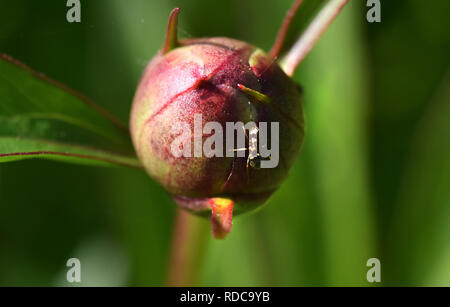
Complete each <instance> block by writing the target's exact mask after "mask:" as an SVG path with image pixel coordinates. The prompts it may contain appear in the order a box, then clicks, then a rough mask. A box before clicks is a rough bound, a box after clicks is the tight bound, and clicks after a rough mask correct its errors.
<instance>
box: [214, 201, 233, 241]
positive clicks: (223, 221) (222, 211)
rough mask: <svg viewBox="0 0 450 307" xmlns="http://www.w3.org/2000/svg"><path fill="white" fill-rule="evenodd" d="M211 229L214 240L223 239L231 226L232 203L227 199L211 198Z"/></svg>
mask: <svg viewBox="0 0 450 307" xmlns="http://www.w3.org/2000/svg"><path fill="white" fill-rule="evenodd" d="M209 203H210V205H211V209H212V215H211V227H212V233H213V236H214V238H215V239H224V238H225V237H226V236H227V235H228V233H229V232H230V231H231V226H232V225H233V206H234V202H233V201H232V200H230V199H227V198H211V199H210V200H209Z"/></svg>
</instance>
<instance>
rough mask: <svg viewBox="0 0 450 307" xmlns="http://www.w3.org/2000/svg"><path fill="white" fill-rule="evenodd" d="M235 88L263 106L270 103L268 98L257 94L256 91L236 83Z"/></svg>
mask: <svg viewBox="0 0 450 307" xmlns="http://www.w3.org/2000/svg"><path fill="white" fill-rule="evenodd" d="M237 87H238V88H239V89H240V90H241V91H242V92H243V93H244V94H246V95H247V96H250V97H253V98H255V99H256V100H258V101H259V102H262V103H264V104H268V103H270V98H269V96H267V95H264V94H263V93H261V92H258V91H257V90H254V89H251V88H248V87H246V86H245V85H243V84H240V83H238V85H237Z"/></svg>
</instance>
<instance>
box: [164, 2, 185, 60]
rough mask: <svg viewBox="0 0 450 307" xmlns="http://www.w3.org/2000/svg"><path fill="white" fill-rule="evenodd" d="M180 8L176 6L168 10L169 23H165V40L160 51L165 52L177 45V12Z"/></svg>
mask: <svg viewBox="0 0 450 307" xmlns="http://www.w3.org/2000/svg"><path fill="white" fill-rule="evenodd" d="M180 10H181V9H180V8H179V7H176V8H174V9H173V10H172V12H170V17H169V23H168V25H167V33H166V41H165V43H164V46H163V49H162V53H163V54H166V53H167V52H169V51H170V50H172V49H174V48H176V47H178V46H179V42H178V14H179V13H180Z"/></svg>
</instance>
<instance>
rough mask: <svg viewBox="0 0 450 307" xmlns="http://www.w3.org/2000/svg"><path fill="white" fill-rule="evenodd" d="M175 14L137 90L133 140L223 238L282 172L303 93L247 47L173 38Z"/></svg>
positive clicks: (298, 134) (299, 125)
mask: <svg viewBox="0 0 450 307" xmlns="http://www.w3.org/2000/svg"><path fill="white" fill-rule="evenodd" d="M177 15H178V9H175V10H174V11H173V12H172V15H171V18H170V21H169V27H168V35H167V40H166V44H165V45H164V47H163V49H162V50H161V51H160V52H159V53H158V54H157V55H156V56H155V57H154V58H153V59H152V60H151V62H150V63H149V64H148V66H147V68H146V69H145V71H144V73H143V75H142V78H141V81H140V83H139V86H138V88H137V92H136V94H135V98H134V101H133V106H132V110H131V119H130V129H131V136H132V140H133V144H134V146H135V149H136V152H137V154H138V157H139V159H140V160H141V162H142V164H143V165H144V167H145V169H146V171H147V172H148V173H149V174H150V176H151V177H152V178H153V179H155V180H156V181H157V182H159V183H160V184H161V185H162V186H163V187H164V188H165V189H166V190H167V191H168V192H169V193H171V194H172V195H173V197H174V200H175V201H176V202H177V203H178V204H179V205H180V206H182V207H183V208H185V209H187V210H189V211H192V212H194V213H197V214H201V215H202V214H203V215H204V214H205V213H207V214H210V213H211V212H212V225H213V233H214V235H215V236H216V237H219V238H222V237H224V236H225V235H226V233H227V232H228V231H229V230H230V229H231V218H232V215H237V214H240V213H243V212H245V211H248V210H251V209H254V208H256V207H258V206H259V205H261V204H263V203H264V202H265V201H266V200H267V199H268V197H269V196H270V195H271V194H272V193H273V192H275V191H276V190H277V188H278V187H279V186H280V184H281V183H282V182H283V180H284V179H285V178H286V176H287V173H288V170H289V169H290V168H291V166H292V164H293V162H294V160H295V158H296V156H297V154H298V152H299V150H300V147H301V144H302V140H303V135H304V129H303V111H302V105H301V89H300V87H299V86H298V85H297V84H296V83H295V82H294V81H293V80H292V79H291V78H290V77H289V76H287V75H286V74H285V73H284V71H283V70H282V69H281V68H280V67H279V65H278V64H277V63H276V61H275V60H274V59H272V58H270V57H269V56H268V55H267V54H266V53H265V52H263V51H262V50H260V49H258V48H256V47H254V46H252V45H250V44H248V43H245V42H242V41H238V40H235V39H230V38H223V37H214V38H196V39H188V40H182V41H178V40H177V38H176V24H177V21H176V20H177ZM251 122H253V123H255V124H256V125H254V126H251V125H248V126H246V124H247V123H251ZM240 123H242V125H240ZM242 126H244V127H242ZM246 127H247V128H249V129H246ZM227 128H229V129H227ZM231 128H235V129H233V130H232V129H231ZM263 128H264V131H263ZM227 131H228V132H230V131H231V132H232V133H231V134H232V135H230V133H228V134H227ZM239 136H240V137H241V142H239ZM242 137H243V140H244V142H242ZM230 140H231V141H230ZM275 149H276V150H275ZM262 153H265V155H263V154H262Z"/></svg>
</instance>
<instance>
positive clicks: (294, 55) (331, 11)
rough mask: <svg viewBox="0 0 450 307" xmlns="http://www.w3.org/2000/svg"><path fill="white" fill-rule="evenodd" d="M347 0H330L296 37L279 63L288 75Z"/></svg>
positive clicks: (292, 72)
mask: <svg viewBox="0 0 450 307" xmlns="http://www.w3.org/2000/svg"><path fill="white" fill-rule="evenodd" d="M347 2H348V0H330V1H329V2H328V3H327V4H326V5H325V6H324V7H323V8H322V10H321V11H320V13H319V14H318V15H317V16H316V17H315V18H314V20H313V21H312V22H311V24H310V25H309V26H308V28H307V29H306V30H305V31H304V32H303V34H302V35H301V36H300V37H299V38H298V40H297V42H296V43H295V44H294V46H292V48H291V49H290V50H289V52H288V53H287V54H286V56H284V57H283V59H281V61H280V65H281V67H282V68H283V70H284V71H285V72H286V74H287V75H288V76H292V75H293V74H294V72H295V70H296V68H297V67H298V65H299V64H300V63H301V62H302V61H303V59H304V58H305V57H306V55H307V54H308V53H309V51H310V50H311V49H312V47H314V45H315V44H316V43H317V41H318V40H319V38H320V37H321V36H322V34H323V33H324V32H325V30H326V29H327V28H328V27H329V26H330V24H331V23H332V22H333V20H334V19H335V18H336V17H337V16H338V15H339V13H340V12H341V10H342V8H343V7H344V5H345V4H346V3H347Z"/></svg>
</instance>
